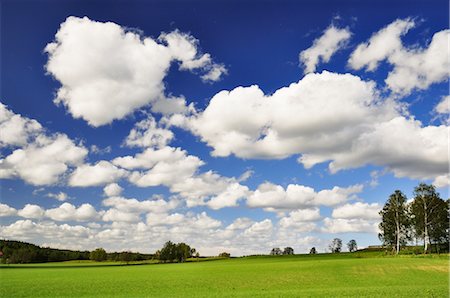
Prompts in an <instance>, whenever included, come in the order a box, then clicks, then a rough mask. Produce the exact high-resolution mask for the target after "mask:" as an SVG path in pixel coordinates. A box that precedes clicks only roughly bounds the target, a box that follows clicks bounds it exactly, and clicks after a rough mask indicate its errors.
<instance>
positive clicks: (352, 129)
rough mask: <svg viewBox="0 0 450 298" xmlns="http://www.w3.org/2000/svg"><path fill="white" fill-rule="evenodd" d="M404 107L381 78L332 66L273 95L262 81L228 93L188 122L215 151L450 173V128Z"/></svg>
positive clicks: (419, 174)
mask: <svg viewBox="0 0 450 298" xmlns="http://www.w3.org/2000/svg"><path fill="white" fill-rule="evenodd" d="M343 106H345V109H343V108H342V107H343ZM404 108H405V107H403V106H402V105H401V104H399V103H396V102H394V101H393V100H390V99H386V100H383V99H380V98H379V96H378V94H377V91H376V90H375V88H374V83H373V82H365V81H362V80H361V79H360V78H358V77H356V76H353V75H350V74H345V75H343V74H335V73H330V72H326V71H324V72H322V73H321V74H308V75H306V76H305V77H304V78H303V79H302V80H300V81H299V82H298V83H293V84H291V85H290V86H289V87H285V88H281V89H279V90H277V91H276V92H275V93H274V94H273V95H264V94H263V92H262V91H261V90H260V89H259V88H258V87H257V86H251V87H238V88H236V89H234V90H232V91H221V92H219V93H217V94H216V95H215V96H214V97H213V98H212V99H211V101H210V103H209V105H208V106H207V108H206V109H205V110H204V111H203V112H202V113H199V114H198V115H197V116H194V117H192V118H190V120H188V121H187V123H186V122H184V123H183V125H184V124H186V126H185V127H187V128H188V129H190V130H191V131H192V132H193V133H194V134H196V135H198V136H200V137H201V139H202V140H203V141H204V142H206V143H207V144H208V145H209V146H211V147H212V148H213V151H212V152H211V154H212V155H213V156H229V155H231V154H234V155H236V156H237V157H241V158H246V159H247V158H271V159H280V158H285V157H288V156H290V155H293V154H301V156H300V158H299V159H298V161H299V162H300V163H302V164H303V166H304V167H305V168H307V169H309V168H311V167H312V166H314V165H316V164H319V163H322V162H329V161H331V163H330V165H329V168H330V171H331V172H333V173H334V172H336V171H338V170H342V169H348V168H355V167H360V166H363V165H366V164H373V165H377V166H383V167H386V168H387V169H388V170H390V171H392V172H394V173H395V175H397V176H399V177H405V176H406V177H411V178H421V179H429V178H433V177H436V176H439V175H442V174H443V173H446V172H447V164H448V158H447V153H446V150H447V145H446V143H447V139H446V137H445V136H446V133H445V131H446V130H447V129H448V127H446V126H432V125H429V126H424V125H423V124H422V123H421V122H419V121H416V120H414V119H413V118H412V117H407V116H404V115H403V111H404ZM405 114H406V112H405ZM408 148H415V150H409V149H408Z"/></svg>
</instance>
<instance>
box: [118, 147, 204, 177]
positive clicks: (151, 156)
mask: <svg viewBox="0 0 450 298" xmlns="http://www.w3.org/2000/svg"><path fill="white" fill-rule="evenodd" d="M112 162H113V164H115V165H116V166H119V167H121V168H124V169H127V170H133V169H151V168H153V167H155V166H156V165H158V164H177V163H178V164H192V166H191V168H195V170H196V169H197V168H198V167H200V166H201V165H203V162H202V161H201V160H200V159H199V158H198V157H196V156H193V155H188V154H187V152H186V151H185V150H183V149H181V148H174V147H168V146H166V147H163V148H159V149H154V148H148V149H146V150H145V151H143V152H142V153H138V154H136V155H135V156H134V157H133V156H123V157H117V158H115V159H114V160H113V161H112ZM195 170H194V172H195ZM190 172H192V171H191V170H190V171H189V173H190ZM178 174H179V173H177V175H178Z"/></svg>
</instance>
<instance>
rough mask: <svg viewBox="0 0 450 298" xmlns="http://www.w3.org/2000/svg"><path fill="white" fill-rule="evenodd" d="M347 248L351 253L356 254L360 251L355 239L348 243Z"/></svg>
mask: <svg viewBox="0 0 450 298" xmlns="http://www.w3.org/2000/svg"><path fill="white" fill-rule="evenodd" d="M347 247H348V251H349V252H354V251H356V250H357V249H358V245H357V244H356V241H355V240H354V239H352V240H350V241H349V242H348V243H347Z"/></svg>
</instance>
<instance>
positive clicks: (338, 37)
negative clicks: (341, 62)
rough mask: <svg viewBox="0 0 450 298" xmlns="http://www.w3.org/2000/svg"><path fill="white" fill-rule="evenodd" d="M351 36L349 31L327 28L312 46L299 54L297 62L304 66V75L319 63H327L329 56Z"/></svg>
mask: <svg viewBox="0 0 450 298" xmlns="http://www.w3.org/2000/svg"><path fill="white" fill-rule="evenodd" d="M350 36H351V33H350V31H349V30H348V29H347V28H345V29H339V28H336V27H335V26H334V25H331V26H330V27H328V28H327V29H326V30H325V31H324V32H323V35H322V36H321V37H320V38H317V39H315V40H314V42H313V45H312V46H311V47H310V48H308V49H306V50H304V51H302V52H301V53H300V54H299V60H300V62H301V63H303V64H304V65H305V73H310V72H314V71H315V70H316V67H317V65H318V64H319V62H324V63H327V62H328V61H330V58H331V56H332V55H333V54H334V53H335V52H336V51H338V50H339V49H340V48H342V47H343V46H345V44H346V42H347V41H348V40H349V38H350Z"/></svg>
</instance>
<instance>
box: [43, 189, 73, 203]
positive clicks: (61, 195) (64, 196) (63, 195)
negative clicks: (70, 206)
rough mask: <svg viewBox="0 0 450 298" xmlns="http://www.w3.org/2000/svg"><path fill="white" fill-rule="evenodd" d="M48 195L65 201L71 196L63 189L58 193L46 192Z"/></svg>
mask: <svg viewBox="0 0 450 298" xmlns="http://www.w3.org/2000/svg"><path fill="white" fill-rule="evenodd" d="M46 196H47V197H49V198H52V199H55V200H58V201H60V202H64V201H66V200H67V199H68V198H69V196H68V195H67V194H66V193H65V192H62V191H60V192H58V193H48V194H46Z"/></svg>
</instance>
